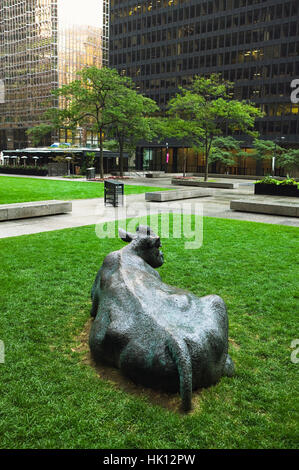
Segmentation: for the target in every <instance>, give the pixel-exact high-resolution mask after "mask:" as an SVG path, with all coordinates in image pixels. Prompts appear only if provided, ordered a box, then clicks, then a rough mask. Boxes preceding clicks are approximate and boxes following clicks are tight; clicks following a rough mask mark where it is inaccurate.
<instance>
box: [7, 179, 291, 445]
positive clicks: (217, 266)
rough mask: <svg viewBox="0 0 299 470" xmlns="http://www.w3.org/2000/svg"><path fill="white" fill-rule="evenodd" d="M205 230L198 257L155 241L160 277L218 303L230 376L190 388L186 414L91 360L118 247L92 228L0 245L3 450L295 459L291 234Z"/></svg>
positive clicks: (229, 227) (209, 223) (245, 227)
mask: <svg viewBox="0 0 299 470" xmlns="http://www.w3.org/2000/svg"><path fill="white" fill-rule="evenodd" d="M19 179H20V178H19ZM76 184H77V183H75V182H69V183H68V185H69V186H71V185H76ZM78 184H80V185H81V186H82V187H85V185H86V184H87V183H86V184H85V183H78ZM90 184H91V185H92V186H94V187H96V188H97V187H98V185H97V184H95V183H90ZM171 220H172V219H171ZM193 221H194V218H193ZM171 225H172V224H170V226H171ZM204 230H205V231H204V244H203V246H202V247H201V248H200V250H186V249H185V248H184V243H185V242H186V239H184V238H172V235H171V237H170V238H169V239H168V238H163V239H162V243H163V251H164V252H165V259H166V261H165V264H164V265H163V266H162V267H161V268H160V269H159V271H160V274H161V276H162V279H163V281H164V282H166V283H169V284H172V285H175V286H178V287H180V288H183V289H188V290H191V291H192V292H193V293H194V294H196V295H199V296H203V295H208V294H215V293H216V294H219V295H221V296H222V297H223V298H224V300H225V302H226V304H227V307H228V314H229V322H230V325H229V353H230V354H231V356H232V358H233V360H234V362H235V365H236V375H235V377H233V378H225V377H224V378H222V380H221V381H220V382H219V383H218V384H216V385H215V386H213V387H210V388H208V389H202V390H197V391H195V392H194V393H193V405H194V410H193V412H192V413H190V414H188V415H183V414H180V413H179V412H178V411H177V404H178V405H179V403H180V397H179V394H159V392H154V391H150V390H148V389H146V388H144V387H138V386H133V385H132V384H131V382H130V381H129V380H124V379H119V381H118V380H117V377H118V374H117V373H111V369H109V368H105V369H103V373H102V372H100V374H98V373H97V372H96V371H95V369H94V367H93V366H92V365H91V364H90V361H89V359H88V338H87V337H88V328H89V323H88V322H89V317H90V315H89V311H90V288H91V285H92V282H93V280H94V277H95V275H96V272H97V270H98V269H99V267H100V265H101V263H102V262H103V259H104V257H105V256H106V255H107V254H108V253H110V252H111V251H114V250H118V249H120V248H121V247H123V246H124V243H123V242H122V241H121V240H119V239H105V240H99V239H98V238H97V237H96V234H95V230H94V226H90V227H80V228H74V229H67V230H58V231H53V232H45V233H40V234H35V235H29V236H28V235H25V236H22V237H13V238H7V239H0V252H1V289H0V303H1V315H0V331H1V335H0V338H1V339H2V340H3V341H4V342H5V347H6V351H5V352H6V355H5V356H6V357H5V364H0V389H1V393H0V416H1V419H0V435H1V439H0V447H1V448H4V449H12V448H13V449H15V448H23V449H26V448H27V449H42V448H46V449H61V448H63V449H70V448H71V449H89V448H93V449H204V448H208V449H211V448H214V449H215V448H221V449H227V448H228V449H231V448H232V449H257V448H259V449H273V448H274V449H278V448H280V449H290V448H293V449H297V448H298V406H297V402H296V390H297V387H298V364H293V363H292V362H291V360H290V355H291V352H292V351H293V350H292V349H291V347H290V345H291V342H292V340H293V339H294V338H295V337H296V334H297V333H296V331H297V326H298V315H297V307H298V296H299V292H298V282H297V280H298V275H299V272H298V267H299V259H298V233H297V232H298V228H296V227H286V226H281V225H277V224H275V225H272V224H261V223H250V222H240V221H237V220H221V219H218V218H208V217H205V218H204ZM182 260H184V261H183V262H182ZM83 332H85V333H84V334H82V333H83Z"/></svg>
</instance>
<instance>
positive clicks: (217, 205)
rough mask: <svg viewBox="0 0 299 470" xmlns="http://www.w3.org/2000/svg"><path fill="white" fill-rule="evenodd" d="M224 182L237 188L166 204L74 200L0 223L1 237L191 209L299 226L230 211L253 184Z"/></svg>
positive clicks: (163, 183) (166, 183) (167, 181)
mask: <svg viewBox="0 0 299 470" xmlns="http://www.w3.org/2000/svg"><path fill="white" fill-rule="evenodd" d="M57 179H58V178H57ZM64 181H65V179H64ZM75 181H78V180H75ZM79 181H80V180H79ZM217 181H219V182H221V181H222V179H221V178H217ZM223 181H225V182H230V181H232V182H234V183H239V187H238V188H236V189H219V188H217V189H211V188H201V189H202V193H203V194H205V195H207V197H200V198H192V199H185V200H178V201H169V202H164V203H163V202H162V203H157V202H146V201H145V196H144V194H136V195H130V196H126V197H125V206H124V208H122V209H120V208H114V207H106V208H105V207H104V199H103V198H96V199H75V200H73V201H72V204H73V211H72V212H71V213H69V214H61V215H54V216H46V217H36V218H32V219H20V220H12V221H7V222H1V223H0V238H6V237H13V236H19V235H25V234H32V233H40V232H48V231H52V230H60V229H64V228H71V227H81V226H85V225H93V224H99V223H103V222H107V221H111V220H115V219H119V218H125V217H136V215H138V216H142V215H146V214H148V213H150V214H154V213H157V212H160V213H162V212H164V213H167V212H170V211H173V212H180V211H183V212H189V211H190V210H191V211H192V212H193V211H196V212H197V211H201V208H202V213H203V215H204V216H208V217H220V218H225V219H235V220H247V221H253V222H263V223H268V224H277V225H289V226H295V227H299V219H298V218H294V217H284V216H274V215H265V214H254V213H246V212H236V211H231V210H230V201H231V200H232V199H246V198H255V196H254V184H253V181H252V180H244V179H240V180H237V179H232V180H230V179H227V178H225V179H223ZM124 183H125V185H126V184H134V185H144V186H145V185H146V186H153V187H154V186H156V187H165V188H172V189H176V188H180V189H182V186H175V185H172V184H171V178H151V179H148V178H144V177H138V178H134V179H131V180H126V181H125V182H124ZM82 184H84V180H82ZM94 184H97V183H94ZM189 189H190V188H189ZM264 198H265V200H267V201H269V202H271V201H273V202H274V201H278V200H280V201H281V200H282V198H281V197H276V196H264ZM283 199H284V200H285V202H287V201H289V202H297V201H294V199H295V198H283Z"/></svg>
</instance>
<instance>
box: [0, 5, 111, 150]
mask: <svg viewBox="0 0 299 470" xmlns="http://www.w3.org/2000/svg"><path fill="white" fill-rule="evenodd" d="M107 9H108V13H109V4H108V0H104V1H102V0H85V1H84V2H74V1H73V0H1V4H0V80H2V82H1V83H2V85H3V88H4V91H3V92H2V93H1V96H2V99H0V150H1V148H2V149H4V148H8V149H14V148H22V147H25V146H26V145H27V143H28V138H27V135H26V129H28V128H29V127H32V126H34V125H36V124H38V123H40V122H42V120H43V118H42V116H43V113H44V112H45V110H46V109H48V108H49V107H51V106H57V105H58V103H57V101H55V99H54V98H53V96H52V95H51V90H53V89H55V88H57V87H59V86H61V85H63V84H65V83H69V82H70V81H71V80H73V79H75V78H76V72H77V71H78V70H80V69H81V68H82V67H84V66H86V65H96V66H98V67H101V66H102V64H104V65H108V27H107ZM3 97H4V98H3Z"/></svg>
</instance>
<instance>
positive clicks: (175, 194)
mask: <svg viewBox="0 0 299 470" xmlns="http://www.w3.org/2000/svg"><path fill="white" fill-rule="evenodd" d="M207 196H209V194H203V192H202V191H201V190H200V189H174V190H170V191H155V192H153V193H145V200H146V201H153V202H166V201H175V200H177V199H191V198H194V197H207Z"/></svg>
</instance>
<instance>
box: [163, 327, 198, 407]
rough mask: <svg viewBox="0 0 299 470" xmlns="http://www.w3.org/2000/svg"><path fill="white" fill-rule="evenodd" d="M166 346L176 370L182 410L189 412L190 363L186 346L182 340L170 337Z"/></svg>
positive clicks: (190, 393) (190, 395)
mask: <svg viewBox="0 0 299 470" xmlns="http://www.w3.org/2000/svg"><path fill="white" fill-rule="evenodd" d="M167 346H168V350H169V352H170V355H171V357H172V359H173V361H174V363H175V364H176V366H177V369H178V373H179V378H180V395H181V399H182V406H183V409H184V411H189V410H190V409H191V399H192V362H191V358H190V353H189V349H188V346H187V344H186V342H185V341H184V340H183V339H177V338H175V337H174V336H172V335H171V336H170V338H169V339H168V341H167Z"/></svg>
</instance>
